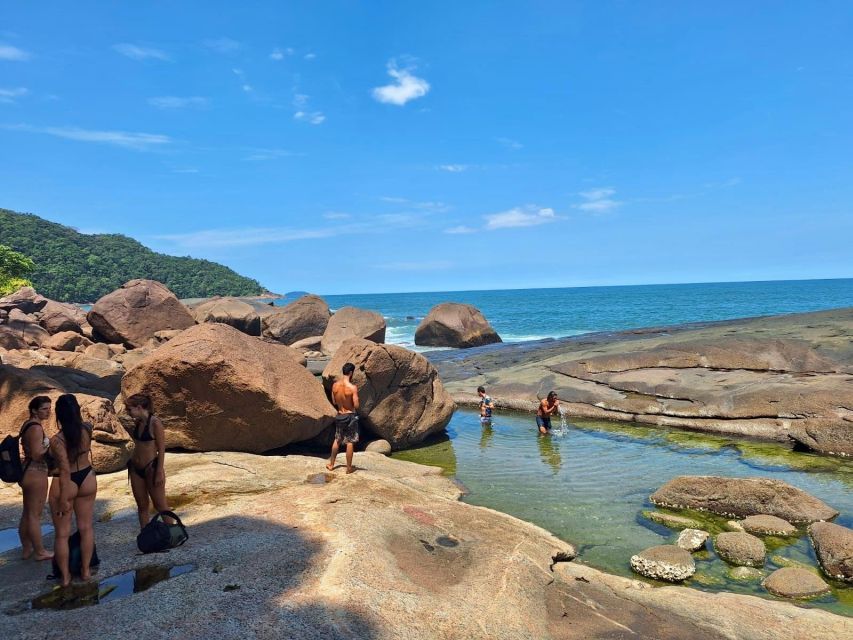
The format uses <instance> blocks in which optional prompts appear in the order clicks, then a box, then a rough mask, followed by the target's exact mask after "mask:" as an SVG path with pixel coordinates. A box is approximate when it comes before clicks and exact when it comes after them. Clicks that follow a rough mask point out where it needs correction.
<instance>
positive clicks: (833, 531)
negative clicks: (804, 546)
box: [809, 522, 853, 582]
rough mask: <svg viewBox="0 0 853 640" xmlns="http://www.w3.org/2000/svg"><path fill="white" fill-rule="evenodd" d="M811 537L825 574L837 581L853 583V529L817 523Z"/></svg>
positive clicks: (810, 529)
mask: <svg viewBox="0 0 853 640" xmlns="http://www.w3.org/2000/svg"><path fill="white" fill-rule="evenodd" d="M809 537H810V538H811V540H812V544H813V545H814V548H815V553H817V559H818V562H820V566H821V568H822V569H823V572H824V573H825V574H826V575H828V576H829V577H830V578H834V579H835V580H843V581H844V582H853V529H848V528H847V527H842V526H841V525H840V524H835V523H832V522H815V523H814V524H813V525H811V526H809Z"/></svg>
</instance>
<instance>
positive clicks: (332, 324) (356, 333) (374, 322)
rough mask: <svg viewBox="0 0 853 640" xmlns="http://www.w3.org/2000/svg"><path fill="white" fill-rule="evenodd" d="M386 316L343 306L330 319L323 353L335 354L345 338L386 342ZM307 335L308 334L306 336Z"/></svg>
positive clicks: (325, 333)
mask: <svg viewBox="0 0 853 640" xmlns="http://www.w3.org/2000/svg"><path fill="white" fill-rule="evenodd" d="M385 327H386V324H385V318H383V317H382V316H381V315H380V314H378V313H376V312H375V311H367V310H366V309H357V308H356V307H343V308H341V309H338V311H336V312H335V314H334V315H333V316H332V317H331V318H330V319H329V324H328V325H326V330H325V331H324V332H323V338H322V340H321V342H320V349H321V350H322V352H323V353H325V354H328V355H334V353H335V352H336V351H337V350H338V347H340V346H341V344H342V343H343V341H344V340H348V339H350V338H361V339H363V340H370V341H371V342H375V343H377V344H382V343H383V342H385ZM306 337H307V336H306Z"/></svg>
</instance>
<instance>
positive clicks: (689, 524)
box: [643, 511, 702, 529]
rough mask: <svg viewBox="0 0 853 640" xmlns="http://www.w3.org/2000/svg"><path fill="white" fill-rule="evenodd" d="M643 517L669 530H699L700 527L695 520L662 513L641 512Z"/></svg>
mask: <svg viewBox="0 0 853 640" xmlns="http://www.w3.org/2000/svg"><path fill="white" fill-rule="evenodd" d="M643 517H644V518H648V519H649V520H651V521H652V522H657V523H658V524H662V525H663V526H665V527H669V528H670V529H701V528H702V525H701V524H700V523H699V522H697V521H696V520H692V519H690V518H685V517H684V516H677V515H673V514H671V513H664V512H663V511H643Z"/></svg>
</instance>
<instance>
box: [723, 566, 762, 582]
mask: <svg viewBox="0 0 853 640" xmlns="http://www.w3.org/2000/svg"><path fill="white" fill-rule="evenodd" d="M727 573H728V576H729V577H730V578H731V579H732V580H737V581H738V582H756V581H758V580H761V578H763V577H764V572H763V571H762V570H761V569H756V568H755V567H729V570H728V571H727Z"/></svg>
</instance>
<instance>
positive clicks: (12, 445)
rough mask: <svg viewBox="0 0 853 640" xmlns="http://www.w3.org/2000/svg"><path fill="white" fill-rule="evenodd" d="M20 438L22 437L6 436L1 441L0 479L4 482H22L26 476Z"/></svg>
mask: <svg viewBox="0 0 853 640" xmlns="http://www.w3.org/2000/svg"><path fill="white" fill-rule="evenodd" d="M19 440H20V437H16V436H6V437H5V438H3V442H0V480H2V481H3V482H20V481H21V478H23V477H24V467H23V465H22V464H21V452H20V446H19V444H18V442H19Z"/></svg>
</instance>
